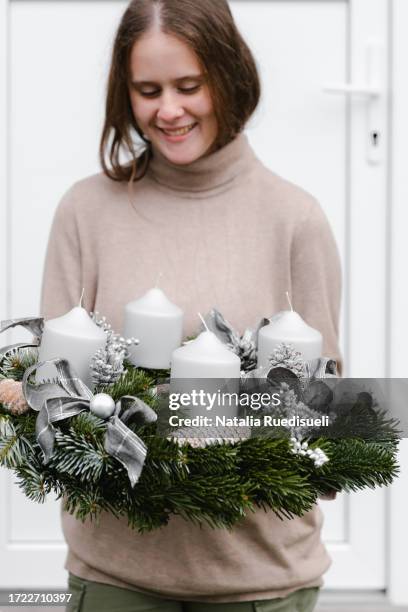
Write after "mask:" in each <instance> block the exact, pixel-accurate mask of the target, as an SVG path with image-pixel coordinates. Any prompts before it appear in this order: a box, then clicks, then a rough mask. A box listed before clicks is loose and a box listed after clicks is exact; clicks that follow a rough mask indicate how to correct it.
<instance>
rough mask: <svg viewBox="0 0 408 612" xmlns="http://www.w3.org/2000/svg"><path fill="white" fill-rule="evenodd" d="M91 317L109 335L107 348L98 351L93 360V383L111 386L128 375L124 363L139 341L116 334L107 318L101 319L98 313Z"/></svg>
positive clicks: (91, 364) (91, 368) (91, 367)
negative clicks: (131, 349) (130, 350)
mask: <svg viewBox="0 0 408 612" xmlns="http://www.w3.org/2000/svg"><path fill="white" fill-rule="evenodd" d="M91 317H92V319H93V321H94V322H95V323H96V325H98V327H100V328H101V329H102V330H103V331H104V332H105V333H106V335H107V339H106V345H105V347H104V348H102V349H98V350H97V351H96V353H95V355H94V356H93V357H92V359H91V363H90V370H91V376H92V381H93V383H94V384H96V385H111V384H113V383H115V382H116V381H117V380H119V378H120V377H121V376H123V374H125V373H126V370H125V368H124V365H123V362H124V360H125V359H126V358H127V357H128V356H129V349H130V347H131V346H137V345H138V344H139V340H137V339H136V338H124V337H123V336H121V335H120V334H116V333H115V332H114V331H113V329H112V326H111V325H110V323H108V322H107V320H106V317H99V313H98V312H94V313H93V312H91Z"/></svg>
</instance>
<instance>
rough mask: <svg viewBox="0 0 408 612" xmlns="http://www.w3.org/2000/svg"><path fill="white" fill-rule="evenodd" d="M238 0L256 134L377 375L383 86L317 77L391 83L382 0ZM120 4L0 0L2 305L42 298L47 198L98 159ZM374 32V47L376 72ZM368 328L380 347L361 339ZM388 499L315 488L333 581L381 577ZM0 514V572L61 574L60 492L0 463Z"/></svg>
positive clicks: (365, 366)
mask: <svg viewBox="0 0 408 612" xmlns="http://www.w3.org/2000/svg"><path fill="white" fill-rule="evenodd" d="M231 5H232V9H233V11H234V13H235V15H236V17H237V20H238V22H239V25H240V26H241V28H242V30H243V32H244V34H245V35H246V37H247V39H248V41H249V43H250V46H251V47H252V48H253V50H254V53H255V55H256V57H257V59H258V62H259V67H260V70H261V74H262V79H263V85H264V97H263V102H262V104H261V107H260V110H259V112H258V113H257V115H256V117H255V118H254V119H253V120H252V122H251V125H250V126H249V129H248V133H249V137H250V140H251V142H252V144H253V146H254V148H255V149H256V151H257V153H258V155H259V156H260V157H261V158H262V159H263V160H264V161H265V163H266V164H267V165H268V166H269V167H271V168H272V169H273V170H274V171H275V172H277V173H279V174H281V175H283V176H284V177H286V178H288V179H290V180H292V181H293V182H296V183H298V184H300V185H301V186H303V187H304V188H305V189H307V190H308V191H310V192H311V193H313V194H314V195H315V196H317V198H318V199H319V200H320V202H321V204H322V206H323V208H324V209H325V211H326V213H327V215H328V217H329V219H330V222H331V225H332V227H333V229H334V232H335V235H336V239H337V243H338V246H339V249H340V253H341V257H342V262H343V270H344V307H343V313H342V347H343V353H344V356H345V362H346V373H347V374H349V375H353V376H374V375H378V376H381V375H385V373H386V365H387V364H386V362H385V357H384V356H385V354H386V325H387V321H386V300H385V288H386V279H385V273H386V270H385V261H386V252H387V242H386V231H385V224H384V219H385V205H386V197H385V196H386V168H387V163H386V162H387V160H386V141H387V134H386V124H387V116H386V104H385V100H386V98H385V95H384V94H383V95H380V97H379V98H370V97H367V92H364V91H362V92H360V94H359V95H353V96H346V95H345V94H344V93H338V94H329V93H325V92H324V91H323V89H324V87H325V86H326V85H328V84H329V83H333V82H337V83H340V84H344V83H351V84H353V85H355V86H358V87H359V88H360V89H363V90H366V89H367V88H368V87H369V85H372V87H373V88H374V89H375V87H374V85H376V86H377V85H378V88H379V90H380V91H381V90H382V88H385V85H386V74H385V66H386V63H387V40H386V32H387V2H386V0H349V1H347V0H327V1H326V2H321V1H319V0H304V1H302V2H298V1H296V0H293V1H292V0H269V1H266V0H259V1H258V0H235V1H233V2H231ZM124 6H125V3H124V2H122V1H119V2H116V1H113V0H110V1H98V0H94V1H85V2H81V3H76V2H69V1H68V0H55V1H53V2H42V1H37V0H30V1H21V0H18V1H17V0H14V1H13V0H11V1H10V0H9V1H7V0H0V27H1V28H2V34H4V35H5V34H6V33H7V36H8V41H9V43H8V44H7V39H6V37H5V36H0V44H2V45H3V46H2V47H1V50H0V61H1V62H2V63H1V64H0V79H1V83H0V85H4V88H2V87H1V86H0V96H1V97H0V112H1V116H0V121H1V122H2V124H1V126H2V127H3V130H4V132H3V133H7V138H6V139H4V140H3V141H2V142H1V144H0V146H1V147H2V149H1V153H0V162H1V161H2V162H3V164H2V165H1V170H0V171H3V170H4V168H6V171H5V172H4V181H3V182H2V183H1V185H0V188H1V189H2V190H3V192H2V196H3V197H2V198H1V200H0V201H1V208H0V220H1V221H2V223H1V229H0V231H1V236H0V244H1V246H0V248H1V249H2V251H1V257H0V266H1V268H0V272H1V274H2V281H1V302H0V315H1V318H9V317H10V316H15V317H17V316H28V315H30V314H35V313H37V311H38V303H39V291H40V282H41V270H42V263H43V258H44V253H45V246H46V240H47V236H48V232H49V227H50V222H51V218H52V214H53V211H54V209H55V206H56V204H57V202H58V200H59V199H60V197H61V195H62V193H63V192H64V191H65V190H66V189H67V187H68V186H69V185H70V184H71V183H72V182H73V181H74V180H76V179H78V178H80V177H82V176H85V175H87V174H90V173H93V172H97V171H98V164H97V143H98V139H99V132H100V127H101V121H102V112H103V89H104V83H105V78H106V66H107V59H108V55H109V49H110V43H111V40H112V35H113V32H114V28H115V24H116V23H117V20H118V18H119V15H120V14H121V12H122V11H123V8H124ZM90 41H92V44H90ZM368 43H370V44H372V43H374V47H375V49H374V52H373V54H372V55H371V58H372V59H371V61H372V66H373V70H374V72H372V75H371V77H370V78H371V79H372V82H371V83H370V82H369V76H368V74H367V70H368V68H367V66H368V63H367V62H368V59H367V45H368ZM381 64H382V65H381ZM373 75H374V76H373ZM374 81H375V82H374ZM4 91H7V96H8V97H7V96H6V95H5V94H4V93H2V92H4ZM373 100H374V102H375V103H373ZM373 132H376V136H374V135H373ZM374 140H375V141H376V143H377V144H375V145H374ZM367 228H369V231H367ZM362 245H364V248H362ZM374 288H375V289H374ZM265 314H268V313H265ZM373 329H375V339H376V346H377V347H378V350H377V351H370V350H369V349H368V347H370V346H371V334H372V330H373ZM15 338H16V337H15ZM13 339H14V338H13ZM385 500H386V495H385V493H384V492H374V493H364V494H358V495H353V496H345V495H342V496H340V498H339V499H338V501H336V502H331V503H325V504H323V507H324V510H325V514H326V525H325V539H326V541H327V544H328V546H329V549H330V552H331V554H332V557H333V561H334V563H333V566H332V569H331V570H330V572H329V574H328V576H327V580H326V584H327V586H328V587H332V588H343V589H345V588H353V589H367V588H370V589H378V590H380V589H383V588H385V587H386V586H387V583H386V567H385V545H384V543H385V525H386V522H385ZM0 517H1V518H0V558H1V568H2V569H1V572H0V588H2V587H12V586H22V585H24V586H27V587H29V586H37V587H38V586H39V585H44V586H53V585H58V586H59V585H63V584H64V581H65V573H64V571H63V569H62V566H63V559H64V544H63V540H62V537H61V533H60V529H59V517H58V507H57V506H56V504H55V503H52V502H50V503H48V504H47V505H46V506H36V505H34V504H32V503H30V502H28V501H26V500H25V499H24V498H23V497H22V496H21V495H20V493H19V490H18V488H17V487H16V486H14V485H13V484H12V482H11V478H10V477H9V475H8V474H6V473H5V472H4V471H3V472H0ZM373 534H375V537H373Z"/></svg>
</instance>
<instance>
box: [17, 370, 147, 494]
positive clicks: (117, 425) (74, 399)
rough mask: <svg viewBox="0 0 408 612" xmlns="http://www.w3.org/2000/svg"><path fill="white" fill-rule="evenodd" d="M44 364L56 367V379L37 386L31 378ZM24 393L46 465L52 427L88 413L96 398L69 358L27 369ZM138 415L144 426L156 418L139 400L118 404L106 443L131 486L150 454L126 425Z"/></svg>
mask: <svg viewBox="0 0 408 612" xmlns="http://www.w3.org/2000/svg"><path fill="white" fill-rule="evenodd" d="M43 364H53V365H54V366H55V368H56V370H57V378H56V379H55V380H53V381H51V382H44V383H40V384H39V385H34V384H32V383H31V382H30V376H31V375H32V374H33V373H34V372H35V370H36V369H37V368H38V367H40V366H42V365H43ZM23 393H24V396H25V398H26V401H27V403H28V404H29V406H30V407H31V408H32V409H33V410H35V411H36V412H38V413H39V414H38V417H37V421H36V436H37V441H38V444H39V445H40V447H41V449H42V451H43V453H44V461H45V463H46V462H48V461H49V460H50V459H51V457H52V455H53V451H54V441H55V435H56V431H55V428H54V425H53V424H54V423H58V422H59V421H63V420H65V419H68V418H71V417H73V416H76V415H78V414H80V413H81V412H85V411H88V410H89V409H90V402H91V400H92V398H93V397H94V396H93V394H92V391H91V390H90V389H89V388H88V387H87V386H86V385H85V384H84V383H83V382H82V381H81V380H80V379H79V378H78V377H77V376H76V375H75V373H74V372H73V370H72V368H71V366H70V364H69V362H68V361H67V360H66V359H52V360H50V361H45V362H40V363H37V364H35V365H33V366H31V367H30V368H28V369H27V370H26V372H25V374H24V377H23ZM136 415H137V416H138V417H139V420H140V421H141V423H153V422H155V421H156V419H157V415H156V413H155V412H154V410H152V409H151V408H150V406H148V405H147V404H145V402H143V401H142V400H140V399H139V398H136V397H132V396H128V395H126V396H124V397H122V398H121V399H120V400H119V401H118V402H117V403H116V406H115V412H114V414H113V415H112V416H111V417H109V418H108V419H107V427H106V434H105V442H104V447H105V450H106V452H107V453H109V454H110V455H112V456H113V457H115V458H116V459H117V460H118V461H120V462H121V463H122V465H123V466H124V467H125V468H126V470H127V472H128V475H129V480H130V482H131V485H132V486H134V485H135V484H136V483H137V482H138V480H139V478H140V475H141V473H142V470H143V465H144V462H145V459H146V455H147V447H146V445H145V444H144V442H143V441H142V440H141V439H140V438H139V436H137V435H136V434H135V433H134V432H133V431H132V430H131V429H129V428H128V427H127V425H126V423H128V422H129V420H130V419H131V418H133V417H134V416H136Z"/></svg>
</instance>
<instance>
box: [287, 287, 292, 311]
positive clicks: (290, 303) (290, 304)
mask: <svg viewBox="0 0 408 612" xmlns="http://www.w3.org/2000/svg"><path fill="white" fill-rule="evenodd" d="M286 297H287V299H288V302H289V306H290V309H291V311H292V312H293V306H292V302H291V301H290V295H289V291H287V292H286Z"/></svg>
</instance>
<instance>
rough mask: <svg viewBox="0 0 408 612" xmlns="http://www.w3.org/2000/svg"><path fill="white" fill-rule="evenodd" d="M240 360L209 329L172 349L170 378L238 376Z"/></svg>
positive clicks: (226, 377) (225, 377) (227, 377)
mask: <svg viewBox="0 0 408 612" xmlns="http://www.w3.org/2000/svg"><path fill="white" fill-rule="evenodd" d="M240 370H241V360H240V358H239V357H238V355H235V353H233V352H232V351H231V350H230V349H228V348H227V347H226V346H225V344H223V343H222V342H221V340H218V338H217V336H216V335H215V334H213V333H212V332H210V331H204V332H202V333H201V334H200V335H199V336H198V337H197V338H196V339H195V340H192V341H191V342H188V343H187V344H185V345H184V346H182V347H180V348H179V349H177V350H176V351H174V353H173V355H172V358H171V378H224V379H229V378H239V377H240Z"/></svg>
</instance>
